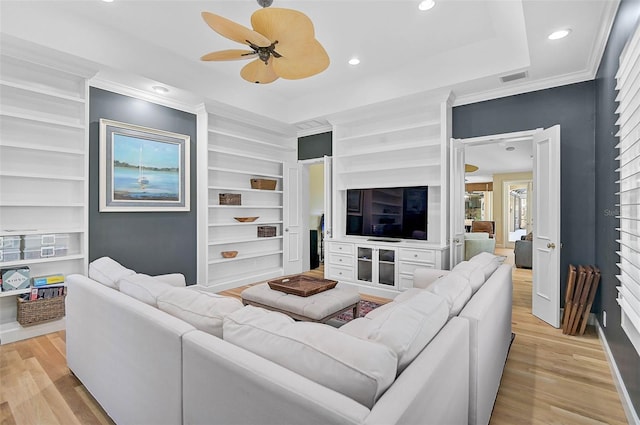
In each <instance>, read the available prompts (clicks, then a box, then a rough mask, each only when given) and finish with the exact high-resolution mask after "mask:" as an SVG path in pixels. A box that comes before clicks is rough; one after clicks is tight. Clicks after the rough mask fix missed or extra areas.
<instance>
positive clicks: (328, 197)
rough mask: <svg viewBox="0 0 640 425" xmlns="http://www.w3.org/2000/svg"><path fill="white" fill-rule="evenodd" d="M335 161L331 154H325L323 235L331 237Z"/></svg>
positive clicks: (325, 237)
mask: <svg viewBox="0 0 640 425" xmlns="http://www.w3.org/2000/svg"><path fill="white" fill-rule="evenodd" d="M332 167H333V162H332V158H331V157H330V156H326V155H325V156H324V231H323V234H322V237H323V238H324V239H327V238H330V237H331V233H332V229H333V220H332V218H333V216H332V214H331V211H332V209H333V174H332Z"/></svg>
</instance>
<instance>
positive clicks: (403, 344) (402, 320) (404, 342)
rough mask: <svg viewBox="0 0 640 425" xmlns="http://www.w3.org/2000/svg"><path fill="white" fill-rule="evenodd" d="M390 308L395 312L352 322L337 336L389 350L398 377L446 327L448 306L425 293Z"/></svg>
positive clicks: (434, 296)
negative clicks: (395, 363) (393, 353)
mask: <svg viewBox="0 0 640 425" xmlns="http://www.w3.org/2000/svg"><path fill="white" fill-rule="evenodd" d="M389 304H391V305H393V307H394V308H390V309H387V310H385V312H384V314H380V315H378V316H376V317H375V318H374V319H368V318H361V319H356V320H352V321H351V322H349V323H347V324H345V325H344V326H342V327H341V328H340V332H345V333H348V334H349V335H353V336H356V337H358V338H363V339H367V340H369V341H375V342H379V343H381V344H384V345H386V346H387V347H389V348H390V349H392V350H393V351H394V352H395V353H396V355H397V356H398V374H400V373H402V371H403V370H404V369H405V368H406V367H407V366H408V365H409V364H411V362H412V361H413V360H414V359H415V358H416V357H417V356H418V354H420V352H421V351H422V350H423V349H424V347H426V346H427V344H429V342H430V341H431V340H432V339H433V337H434V336H436V335H437V333H438V332H440V329H442V327H443V326H444V325H445V323H447V320H448V318H449V305H448V303H447V301H445V299H444V298H442V297H440V296H438V295H435V294H433V293H431V292H427V291H424V290H421V292H420V293H419V294H416V295H415V296H413V297H411V298H410V299H407V300H405V301H404V302H400V303H396V302H392V303H389ZM389 304H387V305H389Z"/></svg>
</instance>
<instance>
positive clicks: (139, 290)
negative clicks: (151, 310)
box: [118, 273, 173, 307]
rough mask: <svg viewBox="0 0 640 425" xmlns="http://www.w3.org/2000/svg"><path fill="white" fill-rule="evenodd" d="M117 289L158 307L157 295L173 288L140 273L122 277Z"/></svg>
mask: <svg viewBox="0 0 640 425" xmlns="http://www.w3.org/2000/svg"><path fill="white" fill-rule="evenodd" d="M118 287H119V288H120V292H122V293H123V294H125V295H129V296H130V297H133V298H135V299H137V300H138V301H142V302H143V303H145V304H149V305H150V306H153V307H158V296H159V295H161V294H162V293H163V292H165V291H167V290H169V289H171V288H173V286H171V285H169V284H168V283H165V282H162V281H161V280H158V279H156V278H154V277H151V276H149V275H146V274H140V273H136V274H133V275H130V276H126V277H123V278H122V279H120V280H119V281H118Z"/></svg>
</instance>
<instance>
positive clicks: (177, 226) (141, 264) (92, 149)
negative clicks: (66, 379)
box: [89, 87, 198, 283]
mask: <svg viewBox="0 0 640 425" xmlns="http://www.w3.org/2000/svg"><path fill="white" fill-rule="evenodd" d="M89 117H90V126H89V261H93V260H95V259H96V258H99V257H103V256H108V257H111V258H113V259H114V260H116V261H118V262H119V263H121V264H122V265H124V266H125V267H127V268H130V269H132V270H135V271H136V272H138V273H145V274H149V275H157V274H164V273H183V274H184V275H185V278H186V280H187V283H196V264H197V252H196V212H197V203H198V200H197V198H196V193H197V192H196V185H197V181H196V175H197V174H196V124H197V120H196V115H194V114H190V113H187V112H183V111H179V110H175V109H171V108H168V107H165V106H160V105H157V104H155V103H150V102H147V101H144V100H140V99H136V98H133V97H129V96H123V95H120V94H117V93H112V92H109V91H106V90H102V89H98V88H95V87H91V89H90V92H89ZM101 118H106V119H111V120H115V121H120V122H125V123H129V124H136V125H141V126H145V127H150V128H154V129H158V130H165V131H171V132H174V133H179V134H186V135H188V136H190V137H191V146H190V153H191V155H190V162H191V167H190V171H191V188H190V189H191V190H190V194H191V195H190V196H191V211H189V212H126V213H125V212H102V213H101V212H100V211H99V193H100V192H99V191H100V184H99V176H100V173H99V164H100V162H99V161H100V158H99V147H100V119H101Z"/></svg>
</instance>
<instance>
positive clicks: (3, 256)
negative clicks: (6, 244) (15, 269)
mask: <svg viewBox="0 0 640 425" xmlns="http://www.w3.org/2000/svg"><path fill="white" fill-rule="evenodd" d="M18 260H20V250H19V249H0V263H6V262H8V261H18Z"/></svg>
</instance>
